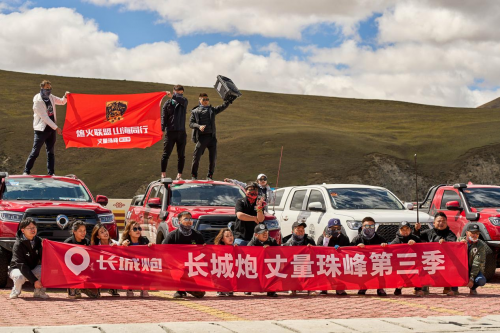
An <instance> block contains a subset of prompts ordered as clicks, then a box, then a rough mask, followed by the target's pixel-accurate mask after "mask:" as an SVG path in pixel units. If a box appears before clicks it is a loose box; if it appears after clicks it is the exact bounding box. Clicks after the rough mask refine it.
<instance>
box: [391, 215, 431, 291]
mask: <svg viewBox="0 0 500 333" xmlns="http://www.w3.org/2000/svg"><path fill="white" fill-rule="evenodd" d="M415 243H420V237H418V236H416V235H414V234H412V232H411V227H410V223H408V222H407V221H403V222H401V225H400V226H399V230H398V232H397V233H396V238H394V240H393V241H392V242H391V243H390V244H408V245H410V246H411V245H413V244H415ZM402 289H403V288H396V290H394V295H396V296H399V295H401V290H402ZM415 295H416V296H418V297H422V296H424V292H423V291H422V288H418V287H415Z"/></svg>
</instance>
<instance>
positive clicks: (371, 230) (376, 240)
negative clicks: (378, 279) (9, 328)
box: [351, 216, 387, 296]
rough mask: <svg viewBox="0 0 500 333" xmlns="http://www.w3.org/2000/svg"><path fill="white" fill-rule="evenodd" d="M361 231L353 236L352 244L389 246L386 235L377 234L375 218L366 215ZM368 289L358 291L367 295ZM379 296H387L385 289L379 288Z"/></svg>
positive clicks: (361, 246)
mask: <svg viewBox="0 0 500 333" xmlns="http://www.w3.org/2000/svg"><path fill="white" fill-rule="evenodd" d="M361 228H362V229H361V232H360V233H359V235H357V236H356V237H354V238H353V240H352V241H351V245H353V246H358V247H360V248H364V247H365V246H366V245H380V246H382V247H385V246H387V242H386V241H385V239H384V237H382V236H380V235H379V234H377V232H376V231H375V220H374V219H373V218H371V217H369V216H367V217H365V218H364V219H363V221H362V226H361ZM365 294H366V289H362V290H359V291H358V295H365ZM377 295H378V296H387V294H386V292H385V290H384V289H377Z"/></svg>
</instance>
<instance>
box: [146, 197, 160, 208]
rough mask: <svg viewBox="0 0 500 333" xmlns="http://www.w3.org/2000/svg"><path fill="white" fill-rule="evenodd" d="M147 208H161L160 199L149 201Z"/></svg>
mask: <svg viewBox="0 0 500 333" xmlns="http://www.w3.org/2000/svg"><path fill="white" fill-rule="evenodd" d="M148 206H149V207H151V208H161V199H160V198H151V199H149V200H148Z"/></svg>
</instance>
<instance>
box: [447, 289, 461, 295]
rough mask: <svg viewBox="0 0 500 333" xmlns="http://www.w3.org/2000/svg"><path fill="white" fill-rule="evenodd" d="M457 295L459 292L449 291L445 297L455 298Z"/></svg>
mask: <svg viewBox="0 0 500 333" xmlns="http://www.w3.org/2000/svg"><path fill="white" fill-rule="evenodd" d="M458 294H459V292H458V291H453V290H450V291H449V292H448V293H447V294H446V296H457V295H458Z"/></svg>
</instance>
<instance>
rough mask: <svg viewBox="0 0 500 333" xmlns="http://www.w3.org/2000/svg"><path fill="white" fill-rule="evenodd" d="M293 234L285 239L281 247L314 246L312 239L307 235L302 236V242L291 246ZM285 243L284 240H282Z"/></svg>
mask: <svg viewBox="0 0 500 333" xmlns="http://www.w3.org/2000/svg"><path fill="white" fill-rule="evenodd" d="M292 235H293V234H291V235H290V236H289V237H287V240H286V242H285V243H284V244H283V246H307V245H309V244H311V245H312V246H315V245H316V244H315V243H314V239H313V238H312V237H311V236H309V235H308V234H305V235H304V238H303V239H302V242H300V244H293V237H292ZM283 241H285V239H283Z"/></svg>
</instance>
